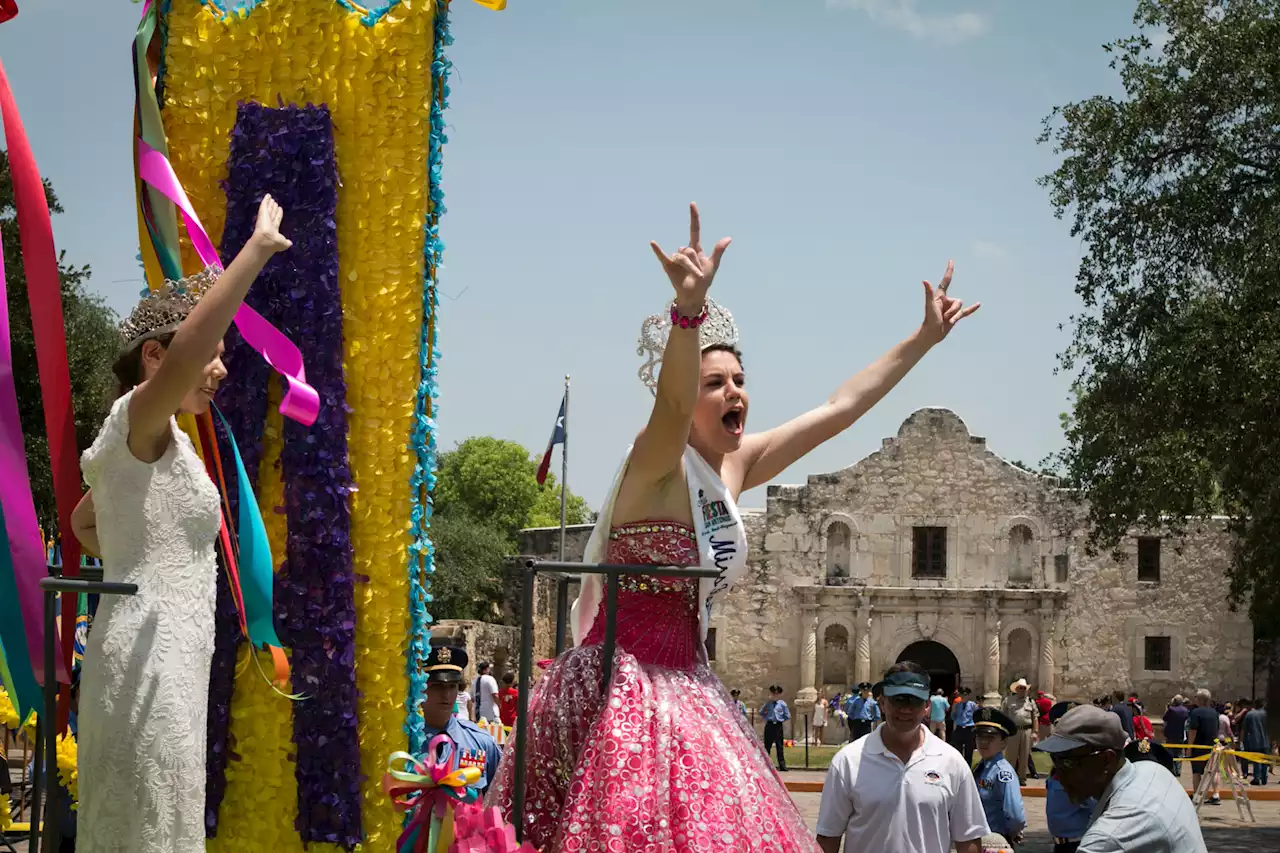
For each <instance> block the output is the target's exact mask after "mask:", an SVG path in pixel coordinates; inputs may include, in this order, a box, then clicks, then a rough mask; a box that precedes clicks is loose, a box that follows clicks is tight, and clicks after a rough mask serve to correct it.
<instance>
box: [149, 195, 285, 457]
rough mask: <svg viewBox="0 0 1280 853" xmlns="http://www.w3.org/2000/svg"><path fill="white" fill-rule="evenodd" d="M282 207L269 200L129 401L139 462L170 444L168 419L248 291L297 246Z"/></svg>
mask: <svg viewBox="0 0 1280 853" xmlns="http://www.w3.org/2000/svg"><path fill="white" fill-rule="evenodd" d="M283 215H284V214H283V211H281V209H280V205H278V204H276V202H275V200H274V199H273V198H271V196H269V195H268V196H265V197H263V199H262V204H261V205H260V206H259V208H258V221H257V225H256V226H255V227H254V230H253V236H252V237H250V238H249V242H248V243H246V244H245V246H244V248H243V249H241V250H240V253H239V254H238V255H236V257H235V260H233V261H232V262H231V266H229V267H227V268H226V270H225V271H224V272H223V273H222V275H221V276H219V277H218V280H217V281H216V282H214V284H213V286H212V287H210V288H209V291H208V293H206V294H205V295H204V296H203V297H202V298H201V300H200V302H199V303H198V304H197V305H196V306H195V307H194V308H192V309H191V313H190V314H188V315H187V317H186V319H185V320H183V321H182V325H180V326H179V327H178V330H177V332H176V333H175V334H174V336H173V341H172V342H171V343H170V344H169V346H168V347H167V348H166V350H165V353H164V359H163V360H162V361H161V362H160V366H159V367H158V368H157V369H156V372H155V375H153V376H152V377H151V378H149V379H147V380H146V381H145V382H143V383H142V384H141V385H139V386H138V388H137V390H136V391H134V392H133V397H132V398H131V399H130V400H129V449H130V450H132V451H133V454H134V455H135V456H137V457H138V458H139V459H142V460H145V461H154V460H155V459H158V458H159V457H160V456H161V455H162V454H163V453H164V450H165V448H166V447H167V446H168V442H169V418H171V417H172V416H173V413H174V412H176V411H178V408H179V407H180V406H181V405H182V400H183V398H184V397H186V395H187V394H188V393H189V392H190V391H191V390H192V389H193V388H195V387H196V386H197V385H199V383H200V380H201V374H202V373H203V371H204V369H205V367H207V366H208V364H209V362H210V360H211V359H212V358H213V357H214V354H215V353H216V352H217V350H218V344H219V343H221V341H222V338H223V336H225V335H226V333H227V329H228V328H229V327H230V326H231V321H232V320H233V319H235V316H236V311H238V310H239V309H240V305H241V303H242V302H244V297H245V295H246V294H247V293H248V292H249V285H251V284H253V280H254V279H255V278H257V277H258V273H260V272H262V268H263V267H264V266H266V263H267V261H269V260H270V259H271V257H272V256H273V255H274V254H276V253H277V252H282V251H284V250H285V249H287V248H289V247H290V246H291V245H293V244H292V243H291V242H290V241H289V240H287V239H285V237H284V236H283V235H281V233H280V221H281V219H282V218H283Z"/></svg>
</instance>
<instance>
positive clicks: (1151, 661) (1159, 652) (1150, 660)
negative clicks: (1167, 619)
mask: <svg viewBox="0 0 1280 853" xmlns="http://www.w3.org/2000/svg"><path fill="white" fill-rule="evenodd" d="M1142 644H1143V650H1142V652H1143V653H1142V668H1143V669H1146V670H1151V671H1157V672H1168V671H1169V670H1171V669H1173V641H1172V639H1171V638H1169V637H1144V638H1143V643H1142Z"/></svg>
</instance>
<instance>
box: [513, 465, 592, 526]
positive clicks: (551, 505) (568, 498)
mask: <svg viewBox="0 0 1280 853" xmlns="http://www.w3.org/2000/svg"><path fill="white" fill-rule="evenodd" d="M535 473H536V471H535ZM564 520H565V524H586V523H587V522H589V521H594V520H595V514H594V513H593V512H591V510H589V509H588V508H587V502H586V501H585V500H583V499H582V498H581V497H579V496H578V495H575V494H574V493H573V491H572V490H570V491H569V493H568V494H567V495H565V500H564ZM525 526H526V527H559V526H560V484H559V483H557V482H556V475H555V474H551V473H548V474H547V482H546V484H545V485H543V486H542V488H541V489H539V490H538V499H537V500H536V501H534V503H533V509H531V510H530V511H529V518H528V520H527V521H526V522H525Z"/></svg>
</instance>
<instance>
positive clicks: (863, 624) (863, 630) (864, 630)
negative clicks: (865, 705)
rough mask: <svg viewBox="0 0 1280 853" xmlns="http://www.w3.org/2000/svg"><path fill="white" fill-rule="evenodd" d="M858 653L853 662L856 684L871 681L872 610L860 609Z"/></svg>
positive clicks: (867, 608)
mask: <svg viewBox="0 0 1280 853" xmlns="http://www.w3.org/2000/svg"><path fill="white" fill-rule="evenodd" d="M858 626H859V627H858V652H857V655H856V656H855V658H854V662H853V680H854V683H855V684H861V683H863V682H864V681H871V680H872V679H871V608H870V607H859V608H858Z"/></svg>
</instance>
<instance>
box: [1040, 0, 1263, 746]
mask: <svg viewBox="0 0 1280 853" xmlns="http://www.w3.org/2000/svg"><path fill="white" fill-rule="evenodd" d="M1277 13H1278V10H1277V4H1276V3H1275V2H1274V0H1230V2H1227V1H1226V0H1139V2H1138V4H1137V12H1136V14H1135V18H1134V22H1135V24H1136V25H1137V27H1138V31H1137V34H1136V35H1134V36H1131V37H1128V38H1124V39H1120V40H1118V41H1116V42H1114V43H1112V44H1109V45H1106V46H1105V50H1106V51H1107V53H1108V54H1110V56H1111V65H1112V67H1113V68H1115V69H1116V70H1117V71H1118V72H1119V75H1120V79H1121V82H1122V83H1123V86H1124V89H1125V96H1124V97H1119V98H1117V97H1109V96H1101V95H1100V96H1097V97H1093V98H1089V99H1088V100H1085V101H1081V102H1078V103H1073V104H1068V105H1066V106H1062V107H1058V108H1057V109H1055V110H1054V111H1053V114H1052V115H1050V116H1049V118H1048V119H1046V121H1045V129H1044V133H1043V135H1042V137H1041V141H1042V142H1051V143H1052V144H1053V146H1054V149H1055V152H1056V153H1058V154H1061V155H1062V164H1061V165H1060V166H1059V168H1058V169H1057V170H1056V171H1054V172H1053V173H1052V174H1050V175H1047V176H1045V177H1044V178H1043V179H1042V183H1043V185H1044V186H1045V187H1047V188H1048V190H1049V192H1050V196H1051V200H1052V203H1053V205H1054V207H1055V209H1056V211H1057V213H1058V215H1059V216H1060V217H1063V216H1066V217H1069V219H1070V221H1071V223H1072V229H1071V233H1072V236H1074V237H1077V238H1079V239H1080V240H1081V242H1082V244H1083V246H1084V250H1085V254H1084V258H1083V260H1082V261H1081V264H1080V268H1079V271H1078V274H1077V279H1076V293H1077V294H1078V295H1079V296H1080V298H1081V300H1082V302H1083V309H1082V310H1081V312H1080V313H1079V314H1078V315H1076V316H1074V317H1072V318H1071V321H1072V326H1073V332H1074V335H1073V339H1072V342H1071V344H1070V346H1069V347H1068V348H1067V349H1066V351H1065V352H1063V353H1062V356H1061V363H1062V366H1063V367H1064V368H1065V369H1066V370H1068V371H1070V372H1071V373H1072V375H1073V376H1074V378H1075V390H1076V392H1077V394H1078V399H1077V401H1076V404H1075V407H1074V411H1073V412H1072V413H1071V417H1070V418H1068V419H1065V420H1064V427H1065V429H1066V438H1067V448H1066V450H1065V451H1064V452H1063V453H1062V454H1061V455H1060V457H1059V462H1060V464H1061V465H1062V466H1063V467H1064V468H1065V469H1066V471H1067V472H1068V476H1069V477H1070V479H1071V480H1073V481H1074V482H1075V483H1076V485H1078V487H1079V489H1080V495H1081V497H1082V498H1084V499H1087V501H1088V507H1089V521H1090V526H1091V531H1090V541H1091V544H1092V545H1093V546H1094V547H1104V548H1109V547H1113V546H1115V545H1116V544H1118V543H1119V542H1120V541H1121V540H1122V539H1123V538H1124V536H1125V535H1126V533H1127V531H1128V530H1129V529H1130V528H1131V527H1134V526H1137V527H1143V528H1147V529H1150V530H1159V531H1163V532H1165V533H1168V534H1170V535H1178V534H1179V533H1181V532H1182V531H1183V529H1184V528H1185V527H1186V526H1187V521H1186V519H1188V518H1191V517H1197V516H1205V515H1209V514H1212V513H1214V512H1225V513H1226V514H1227V515H1229V517H1230V523H1229V527H1230V529H1231V531H1232V533H1233V534H1234V535H1235V542H1236V544H1235V547H1234V550H1233V555H1232V564H1231V567H1230V570H1229V576H1230V581H1231V592H1232V595H1233V600H1234V601H1236V602H1238V603H1241V604H1243V603H1245V602H1248V606H1249V608H1250V612H1251V615H1252V616H1253V619H1254V624H1255V627H1256V629H1257V631H1258V633H1259V634H1260V635H1263V636H1267V637H1271V638H1277V637H1280V428H1277V423H1278V421H1277V416H1278V415H1280V309H1278V308H1277V301H1276V288H1275V282H1276V281H1277V280H1280V137H1278V136H1277V135H1276V128H1277V127H1280V63H1278V62H1277V61H1276V57H1277V56H1280V16H1278V14H1277ZM1157 33H1158V34H1159V35H1160V36H1161V38H1160V42H1161V46H1160V47H1159V48H1158V49H1157V48H1156V47H1155V46H1154V45H1153V41H1152V39H1151V36H1152V35H1155V34H1157ZM1276 647H1277V648H1278V650H1280V643H1277V644H1276ZM1272 660H1273V661H1280V654H1273V655H1272ZM1270 682H1271V687H1272V700H1273V701H1280V672H1277V671H1276V670H1275V669H1274V668H1273V670H1272V673H1271V679H1270ZM1276 724H1277V727H1278V728H1280V715H1276Z"/></svg>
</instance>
